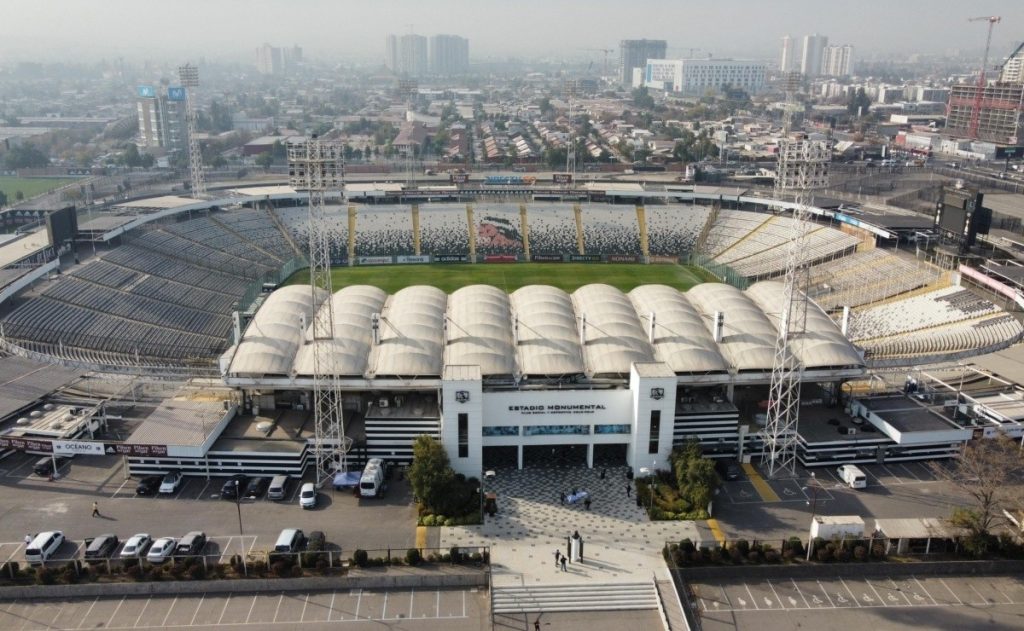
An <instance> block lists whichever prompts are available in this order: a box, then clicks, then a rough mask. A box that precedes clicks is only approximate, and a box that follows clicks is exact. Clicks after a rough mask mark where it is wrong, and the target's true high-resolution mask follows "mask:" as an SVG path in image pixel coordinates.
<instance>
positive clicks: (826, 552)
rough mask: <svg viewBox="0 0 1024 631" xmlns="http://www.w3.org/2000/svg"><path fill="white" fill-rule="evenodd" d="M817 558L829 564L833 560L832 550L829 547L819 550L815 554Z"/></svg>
mask: <svg viewBox="0 0 1024 631" xmlns="http://www.w3.org/2000/svg"><path fill="white" fill-rule="evenodd" d="M815 557H816V558H817V559H818V561H820V562H821V563H828V562H829V561H831V560H832V550H830V549H829V548H828V547H827V546H826V547H824V548H818V551H817V552H816V553H815Z"/></svg>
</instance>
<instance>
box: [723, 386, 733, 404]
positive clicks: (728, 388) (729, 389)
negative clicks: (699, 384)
mask: <svg viewBox="0 0 1024 631" xmlns="http://www.w3.org/2000/svg"><path fill="white" fill-rule="evenodd" d="M735 395H736V384H734V383H730V384H728V385H727V386H725V398H726V399H729V403H732V402H733V397H734V396H735Z"/></svg>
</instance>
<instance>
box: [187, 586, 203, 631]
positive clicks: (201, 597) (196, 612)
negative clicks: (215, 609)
mask: <svg viewBox="0 0 1024 631" xmlns="http://www.w3.org/2000/svg"><path fill="white" fill-rule="evenodd" d="M204 600H206V592H203V595H202V596H200V597H199V604H198V605H196V611H195V613H193V614H192V622H189V623H188V626H190V627H191V626H195V624H196V617H197V616H199V610H200V609H202V608H203V601H204Z"/></svg>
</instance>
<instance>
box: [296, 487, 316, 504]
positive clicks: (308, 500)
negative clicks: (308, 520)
mask: <svg viewBox="0 0 1024 631" xmlns="http://www.w3.org/2000/svg"><path fill="white" fill-rule="evenodd" d="M299 506H301V507H302V508H316V487H315V486H313V483H312V482H306V483H305V484H303V485H302V489H301V490H300V491H299Z"/></svg>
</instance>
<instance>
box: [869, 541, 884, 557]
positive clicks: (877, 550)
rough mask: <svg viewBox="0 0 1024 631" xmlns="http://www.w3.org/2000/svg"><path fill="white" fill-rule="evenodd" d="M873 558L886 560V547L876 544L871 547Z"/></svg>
mask: <svg viewBox="0 0 1024 631" xmlns="http://www.w3.org/2000/svg"><path fill="white" fill-rule="evenodd" d="M871 558H872V559H878V560H882V559H884V558H885V546H883V545H882V544H880V543H876V544H875V545H873V546H871Z"/></svg>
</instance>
